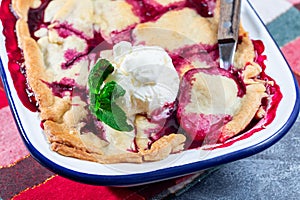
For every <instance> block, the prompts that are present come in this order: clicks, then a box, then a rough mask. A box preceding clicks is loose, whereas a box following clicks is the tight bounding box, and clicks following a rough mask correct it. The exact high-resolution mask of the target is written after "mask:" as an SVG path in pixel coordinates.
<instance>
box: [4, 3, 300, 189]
mask: <svg viewBox="0 0 300 200" xmlns="http://www.w3.org/2000/svg"><path fill="white" fill-rule="evenodd" d="M247 2H248V4H249V5H250V7H251V9H252V10H253V11H254V13H255V14H256V15H257V17H258V19H259V20H260V22H261V23H262V25H264V23H263V21H262V20H261V18H260V17H259V15H258V14H257V13H256V11H255V9H254V8H253V6H252V5H251V3H250V2H249V1H248V0H247ZM264 27H265V25H264ZM265 29H266V31H267V32H268V34H269V36H270V37H271V38H272V40H273V42H274V43H275V45H276V46H277V49H278V50H279V52H280V53H281V55H282V57H283V58H284V56H283V54H282V52H281V51H280V48H279V46H278V45H277V43H276V42H275V40H274V38H273V37H272V35H271V34H270V32H269V31H268V29H267V28H266V27H265ZM284 60H285V63H286V65H287V66H288V67H289V70H290V73H291V75H292V76H293V80H294V86H295V90H296V91H295V92H296V100H295V104H294V108H293V111H292V113H291V115H290V117H289V118H288V120H287V121H286V123H285V124H284V125H283V126H282V127H281V128H280V129H279V130H278V131H276V132H275V133H274V134H273V135H272V136H270V137H269V138H267V139H265V140H264V141H261V142H260V143H257V144H255V145H253V146H250V147H247V148H244V149H240V150H237V151H234V152H231V153H228V154H226V155H222V156H218V157H214V158H211V159H208V160H205V161H198V162H194V163H190V164H185V165H181V166H175V167H170V168H166V169H160V170H156V171H152V172H145V173H139V174H130V175H114V176H113V175H96V174H88V173H82V172H78V171H74V170H71V169H68V168H65V167H63V166H61V165H58V164H56V163H55V162H53V161H51V160H49V159H48V158H47V157H45V156H44V155H43V154H41V153H40V152H39V151H38V150H37V149H36V148H35V147H34V146H33V145H32V144H31V142H30V140H29V139H28V137H27V135H26V132H25V130H24V128H23V125H22V123H21V120H20V116H19V114H18V112H17V109H16V106H15V102H14V100H13V98H12V95H11V90H10V87H9V85H8V81H7V77H6V74H5V70H4V67H3V64H2V60H1V58H0V73H1V77H2V81H3V85H4V88H5V91H6V95H7V98H8V101H9V105H10V108H11V110H12V113H13V116H14V119H15V122H16V124H17V127H18V130H19V132H20V133H21V136H22V139H23V141H24V143H25V145H26V147H27V148H28V150H29V152H30V153H31V155H32V156H33V157H34V158H35V159H36V160H37V161H38V162H39V163H40V164H41V165H43V166H44V167H46V168H48V169H49V170H51V171H53V172H54V173H57V174H59V175H62V176H64V177H67V178H70V179H73V180H75V181H80V182H84V183H89V184H94V185H105V186H131V185H139V184H147V183H151V182H157V181H162V180H166V179H171V178H175V177H179V176H183V175H187V174H192V173H196V172H198V171H201V170H205V169H208V168H211V167H214V166H218V165H222V164H226V163H229V162H232V161H235V160H238V159H242V158H245V157H248V156H251V155H254V154H256V153H259V152H261V151H263V150H265V149H267V148H268V147H270V146H271V145H273V144H275V143H276V142H277V141H279V140H280V139H281V138H282V137H283V136H284V135H285V134H286V133H287V132H288V131H289V129H290V128H291V127H292V125H293V124H294V122H295V121H296V119H297V116H298V114H299V109H300V100H299V98H298V97H299V87H298V84H297V81H296V78H295V76H294V74H293V72H292V70H291V67H290V66H289V64H288V63H287V61H286V59H285V58H284Z"/></svg>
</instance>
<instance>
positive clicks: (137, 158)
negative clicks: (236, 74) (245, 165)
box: [12, 0, 265, 163]
mask: <svg viewBox="0 0 300 200" xmlns="http://www.w3.org/2000/svg"><path fill="white" fill-rule="evenodd" d="M33 3H34V0H12V6H13V9H14V11H15V12H16V14H17V15H18V17H19V18H18V20H17V24H16V32H17V37H18V42H19V46H20V48H21V49H22V50H23V53H24V58H25V65H26V70H27V71H26V72H27V81H28V84H29V85H30V88H31V89H32V90H33V91H34V93H35V97H36V100H37V102H38V104H39V109H40V118H41V120H42V121H43V123H44V131H45V133H46V136H47V139H48V141H49V142H50V144H51V149H52V150H53V151H56V152H58V153H60V154H62V155H65V156H70V157H75V158H79V159H83V160H89V161H94V162H100V163H118V162H135V163H141V162H144V161H156V160H161V159H164V158H166V157H167V156H168V155H169V154H171V153H174V152H177V151H180V150H182V149H183V143H184V141H185V136H183V135H181V134H171V135H169V136H164V137H162V138H161V139H159V140H158V141H156V142H155V143H153V145H152V147H151V148H150V149H149V150H143V151H141V152H140V153H132V152H125V153H124V152H123V153H122V152H117V153H116V154H114V153H113V152H112V153H108V151H106V150H105V148H106V146H105V145H104V146H103V151H102V150H99V149H95V148H91V147H90V146H87V145H86V143H85V142H83V140H82V139H81V138H80V132H79V131H78V130H77V129H75V128H74V127H73V126H72V122H68V121H66V120H64V119H63V116H64V115H65V113H66V112H67V111H69V110H70V109H71V104H72V102H71V99H70V98H69V97H64V98H59V97H56V96H54V95H53V94H52V91H51V89H50V88H49V87H48V86H47V85H46V84H45V83H44V81H51V80H50V78H49V76H48V74H47V71H46V66H45V63H44V59H43V54H42V51H41V49H40V47H39V45H38V43H37V41H36V40H34V39H33V38H31V36H30V32H29V28H28V24H27V20H28V19H27V18H28V17H27V15H28V11H29V8H30V7H31V6H32V4H33ZM218 16H219V1H217V6H216V14H215V17H214V18H212V19H209V20H207V21H205V23H208V24H210V25H211V27H212V32H214V31H216V30H215V29H216V24H217V19H218ZM201 20H202V19H201ZM201 20H200V21H201ZM133 21H134V22H135V23H136V22H137V19H133ZM148 25H149V23H148V24H141V25H138V26H140V27H144V26H148ZM140 27H138V28H140ZM138 28H137V29H136V31H138ZM240 35H242V36H244V37H243V41H242V43H241V44H240V45H239V46H238V48H237V53H236V55H237V56H236V60H235V66H236V67H237V68H243V67H244V66H245V63H246V62H248V61H249V60H253V58H254V52H253V45H252V43H251V41H250V39H249V37H248V35H247V33H246V32H245V31H244V29H243V28H242V27H241V28H240ZM192 39H193V38H192ZM202 39H203V38H200V41H202ZM214 42H216V38H215V37H213V38H212V39H211V41H210V43H214ZM264 96H265V93H264V88H263V86H262V85H259V84H253V85H249V86H248V87H247V94H246V97H245V99H244V100H243V101H244V104H243V106H242V108H241V109H240V111H239V112H238V113H237V114H236V115H235V116H234V118H233V120H232V121H231V122H229V123H228V124H227V125H226V126H225V127H224V133H223V135H222V136H221V138H224V140H225V139H226V138H228V137H232V136H233V135H234V134H236V133H237V132H239V131H240V130H242V129H243V128H245V124H247V123H248V122H249V120H250V119H252V118H253V116H254V115H255V112H256V111H257V110H258V108H259V106H260V101H261V98H263V97H264ZM246 114H249V115H247V116H246ZM236 119H237V120H236ZM241 120H242V121H244V122H245V123H242V124H240V123H239V121H241Z"/></svg>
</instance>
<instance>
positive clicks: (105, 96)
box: [88, 59, 133, 131]
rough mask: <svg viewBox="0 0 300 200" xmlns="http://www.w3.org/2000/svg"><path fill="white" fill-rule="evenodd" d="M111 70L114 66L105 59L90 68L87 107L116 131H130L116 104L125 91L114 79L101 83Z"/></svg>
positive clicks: (124, 114) (123, 115)
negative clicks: (88, 102) (88, 101)
mask: <svg viewBox="0 0 300 200" xmlns="http://www.w3.org/2000/svg"><path fill="white" fill-rule="evenodd" d="M113 71H114V67H113V66H112V65H111V63H110V62H109V61H107V60H105V59H101V60H99V61H98V62H97V64H96V65H95V66H94V67H93V69H92V70H91V72H90V74H89V77H88V84H89V89H90V91H89V95H90V106H89V108H90V110H91V112H92V113H93V114H94V115H95V116H96V117H97V119H99V120H100V121H102V122H104V123H105V124H107V125H108V126H110V127H111V128H113V129H115V130H118V131H132V130H133V127H132V126H131V125H129V124H128V123H127V117H126V113H125V112H124V111H123V110H122V109H121V108H120V107H119V106H118V105H117V104H116V99H118V98H119V97H122V96H124V95H125V93H126V91H125V90H124V89H123V88H122V87H121V86H120V85H119V84H117V83H116V82H115V81H110V82H108V83H105V84H104V85H103V83H104V81H105V79H106V78H107V77H108V76H109V75H110V74H111V73H112V72H113ZM102 85H103V86H102Z"/></svg>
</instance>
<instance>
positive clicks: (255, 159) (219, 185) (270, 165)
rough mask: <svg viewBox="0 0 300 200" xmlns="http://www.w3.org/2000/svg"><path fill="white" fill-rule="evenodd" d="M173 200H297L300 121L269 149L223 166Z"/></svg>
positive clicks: (299, 178)
mask: <svg viewBox="0 0 300 200" xmlns="http://www.w3.org/2000/svg"><path fill="white" fill-rule="evenodd" d="M173 199H176V200H189V199H197V200H202V199H210V200H214V199H218V200H219V199H221V200H227V199H228V200H229V199H230V200H234V199H244V200H252V199H255V200H260V199H262V200H268V199H270V200H271V199H272V200H273V199H276V200H281V199H282V200H287V199H288V200H293V199H300V118H299V117H298V119H297V121H296V122H295V124H294V126H293V127H292V128H291V129H290V131H289V132H288V133H287V134H286V135H285V136H284V137H283V139H281V140H280V141H279V142H277V143H276V144H274V145H273V146H271V147H270V148H268V149H266V150H265V151H263V152H261V153H258V154H256V155H253V156H251V157H248V158H245V159H242V160H239V161H235V162H232V163H229V164H226V165H224V166H222V167H221V168H220V169H219V170H218V171H216V172H214V173H213V174H212V175H210V176H209V177H207V178H206V179H205V180H203V181H202V182H200V183H198V184H197V185H195V186H194V187H192V188H191V189H190V190H189V191H187V192H185V193H183V194H182V195H180V196H178V197H175V198H173Z"/></svg>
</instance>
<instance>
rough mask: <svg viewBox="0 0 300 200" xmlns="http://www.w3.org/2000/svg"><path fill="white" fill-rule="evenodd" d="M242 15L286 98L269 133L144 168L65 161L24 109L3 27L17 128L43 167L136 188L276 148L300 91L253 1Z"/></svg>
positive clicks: (0, 52) (6, 79)
mask: <svg viewBox="0 0 300 200" xmlns="http://www.w3.org/2000/svg"><path fill="white" fill-rule="evenodd" d="M241 14H242V23H243V25H244V27H245V29H246V30H247V31H249V34H250V37H251V38H252V39H260V40H262V41H263V42H264V44H265V48H266V49H265V52H264V54H266V55H267V57H268V59H267V61H266V65H267V70H266V73H267V74H268V75H269V76H271V77H272V78H273V79H274V80H276V82H277V84H278V85H279V86H280V88H281V92H282V94H283V98H282V100H281V102H280V104H279V106H278V109H277V113H276V117H275V119H274V121H273V122H272V123H271V124H270V125H268V126H267V128H266V129H264V130H261V131H259V132H257V133H255V134H254V135H252V136H251V137H249V138H246V139H243V140H240V141H237V142H236V143H234V144H233V145H230V146H228V147H224V148H218V149H215V150H212V151H207V150H206V151H205V150H197V149H195V150H188V151H184V152H182V153H179V154H174V155H171V156H169V157H168V158H167V159H165V160H162V161H159V162H150V163H143V164H130V163H126V164H124V163H122V164H110V165H103V164H98V163H93V162H88V161H82V160H78V159H73V158H68V157H64V156H61V155H59V154H57V153H55V152H53V151H51V150H50V146H49V144H48V143H47V140H46V138H45V136H44V134H43V132H42V129H41V127H40V120H39V118H38V114H37V113H33V112H31V111H29V110H28V109H27V108H26V107H25V106H23V104H22V103H21V101H20V100H19V98H18V96H17V93H16V91H15V88H14V86H13V82H12V79H11V76H10V72H9V70H8V67H7V62H8V58H7V55H6V52H5V45H4V36H3V35H2V28H3V27H2V26H1V25H0V31H1V34H0V45H1V48H0V56H1V62H0V71H1V76H2V80H3V83H4V87H5V90H6V93H7V96H8V99H9V103H10V107H11V110H12V113H13V115H14V118H15V121H16V124H17V126H18V128H19V131H20V134H21V136H22V138H23V140H24V143H25V144H26V146H27V148H28V149H29V151H30V153H31V154H32V156H33V157H34V158H35V159H36V160H38V161H39V162H40V163H41V164H42V165H43V166H45V167H47V168H49V169H50V170H52V171H54V172H55V173H58V174H60V175H62V176H65V177H68V178H71V179H73V180H77V181H82V182H86V183H91V184H98V185H108V186H132V185H140V184H146V183H150V182H157V181H161V180H165V179H170V178H174V177H178V176H182V175H186V174H191V173H195V172H198V171H201V170H204V169H207V168H210V167H214V166H218V165H221V164H225V163H228V162H232V161H234V160H238V159H242V158H245V157H247V156H251V155H253V154H256V153H258V152H260V151H262V150H264V149H266V148H268V147H270V146H271V145H273V144H275V143H276V142H277V141H278V140H280V139H281V138H282V137H283V136H284V135H285V134H286V133H287V132H288V130H289V129H290V128H291V126H292V125H293V123H294V122H295V120H296V118H297V116H298V113H299V99H298V96H299V93H298V86H297V83H296V81H295V78H294V76H293V74H292V71H291V69H290V67H289V66H288V64H287V62H286V60H285V59H284V57H283V55H282V54H281V52H280V50H279V48H278V46H277V45H276V44H275V42H274V40H273V39H272V37H271V36H270V34H269V32H268V31H267V30H266V28H265V26H264V25H263V23H262V22H261V20H260V18H259V16H258V15H257V14H256V12H255V11H254V9H253V8H252V6H251V5H250V3H249V2H248V1H243V4H242V13H241Z"/></svg>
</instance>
